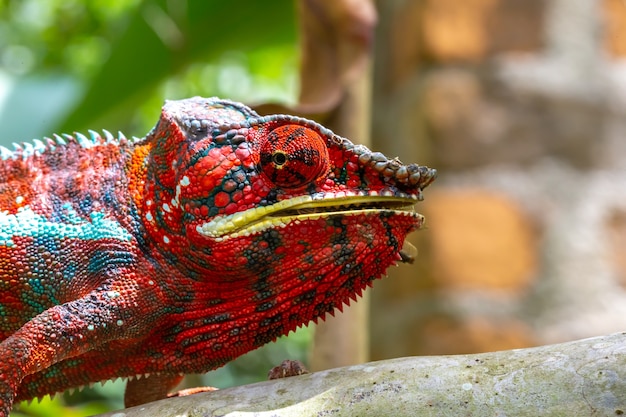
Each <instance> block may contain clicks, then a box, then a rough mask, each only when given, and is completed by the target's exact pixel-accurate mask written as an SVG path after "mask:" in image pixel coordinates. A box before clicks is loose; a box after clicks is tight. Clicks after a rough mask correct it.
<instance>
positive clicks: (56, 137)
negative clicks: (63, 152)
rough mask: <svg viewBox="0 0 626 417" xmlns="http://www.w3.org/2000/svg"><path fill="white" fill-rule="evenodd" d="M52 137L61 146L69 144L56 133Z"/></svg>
mask: <svg viewBox="0 0 626 417" xmlns="http://www.w3.org/2000/svg"><path fill="white" fill-rule="evenodd" d="M52 137H53V138H54V140H56V142H57V143H58V144H59V145H65V144H66V143H67V142H66V141H65V139H63V138H62V137H61V136H59V135H57V134H56V133H55V134H54V135H53V136H52Z"/></svg>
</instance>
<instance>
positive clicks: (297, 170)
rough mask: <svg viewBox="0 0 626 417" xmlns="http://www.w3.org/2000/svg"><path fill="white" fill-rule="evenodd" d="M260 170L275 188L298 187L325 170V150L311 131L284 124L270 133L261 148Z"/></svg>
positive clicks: (314, 178)
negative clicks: (276, 186)
mask: <svg viewBox="0 0 626 417" xmlns="http://www.w3.org/2000/svg"><path fill="white" fill-rule="evenodd" d="M259 156H260V158H259V164H260V168H261V171H262V172H263V173H264V174H265V175H266V176H267V177H268V178H269V179H270V180H271V181H272V182H273V183H274V184H276V185H278V186H279V187H284V188H296V187H301V186H303V185H306V184H308V183H310V182H311V181H314V180H316V179H317V178H318V177H319V176H320V175H322V174H324V173H325V172H326V170H327V168H328V149H327V148H326V143H325V142H324V140H323V139H322V138H321V137H320V135H319V134H318V133H317V132H316V131H314V130H313V129H309V128H307V127H303V126H300V125H285V126H280V127H278V128H276V129H274V130H272V131H271V132H270V133H269V134H268V135H267V138H266V139H265V141H264V142H263V143H262V144H261V147H260V155H259Z"/></svg>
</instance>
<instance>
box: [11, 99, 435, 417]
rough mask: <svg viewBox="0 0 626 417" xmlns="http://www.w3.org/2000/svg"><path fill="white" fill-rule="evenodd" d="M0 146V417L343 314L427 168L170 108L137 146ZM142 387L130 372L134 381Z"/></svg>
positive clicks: (56, 141) (109, 139) (230, 110)
mask: <svg viewBox="0 0 626 417" xmlns="http://www.w3.org/2000/svg"><path fill="white" fill-rule="evenodd" d="M15 148H16V149H15V150H12V151H10V150H8V149H6V148H4V147H0V340H1V342H0V358H1V360H0V417H6V416H8V414H9V411H10V409H11V407H12V405H13V403H14V402H16V401H21V400H27V399H32V398H35V397H41V396H44V395H46V394H54V393H56V392H61V391H64V390H66V389H69V388H72V387H77V386H82V385H86V384H90V383H93V382H97V381H105V380H109V379H115V378H118V377H122V378H127V379H128V380H129V382H128V385H127V389H126V404H127V405H133V404H138V403H141V402H147V401H151V400H155V399H159V398H162V397H164V396H165V395H166V394H167V392H168V390H170V389H171V388H173V387H174V386H175V385H176V384H177V383H178V382H179V381H180V379H181V378H182V375H184V374H186V373H198V372H205V371H209V370H211V369H214V368H217V367H219V366H221V365H223V364H225V363H226V362H228V361H230V360H232V359H234V358H235V357H237V356H239V355H241V354H243V353H245V352H248V351H250V350H252V349H255V348H257V347H259V346H261V345H263V344H265V343H267V342H269V341H272V340H274V339H275V338H277V337H278V336H280V335H284V334H287V333H289V332H290V331H292V330H294V329H295V328H296V327H297V326H299V325H302V324H305V323H308V322H310V321H311V320H316V319H318V318H320V317H323V316H324V315H325V313H328V312H330V311H333V310H334V309H338V308H339V309H340V308H341V307H342V305H343V304H344V303H346V302H348V300H349V299H350V298H355V297H356V296H358V295H359V294H361V292H362V291H363V290H364V289H365V288H366V287H367V286H370V285H371V284H372V281H373V280H374V279H376V278H378V277H380V276H381V275H382V274H383V273H384V272H385V270H386V269H387V267H389V266H390V265H392V264H395V263H396V262H397V261H405V262H406V261H412V255H410V254H407V253H405V251H403V250H402V247H403V242H404V240H405V237H406V235H407V234H408V233H409V232H411V231H414V230H416V229H419V228H420V227H421V226H422V224H423V221H424V219H423V217H422V216H421V215H420V214H418V213H416V212H415V210H414V209H415V203H416V202H417V201H419V200H421V199H422V190H423V188H424V187H426V186H427V185H428V184H430V183H431V182H432V181H433V180H434V178H435V175H436V171H435V170H432V169H429V168H427V167H424V166H419V165H416V164H409V165H403V164H402V163H401V162H400V161H398V160H397V159H388V158H386V157H385V156H384V155H383V154H381V153H378V152H372V151H370V150H369V149H367V148H366V147H364V146H362V145H354V144H352V143H351V142H350V141H348V140H347V139H345V138H342V137H340V136H338V135H336V134H334V133H333V132H331V131H330V130H328V129H326V128H324V127H323V126H321V125H319V124H317V123H315V122H312V121H310V120H306V119H303V118H299V117H294V116H288V115H271V116H259V115H257V114H256V113H255V112H254V111H253V110H251V109H250V108H248V107H246V106H244V105H242V104H239V103H236V102H232V101H227V100H220V99H217V98H209V99H205V98H200V97H195V98H190V99H186V100H179V101H167V102H166V104H165V105H164V107H163V110H162V113H161V117H160V119H159V121H158V122H157V124H156V126H155V127H154V128H153V129H152V130H151V131H150V132H149V133H148V134H147V135H146V136H145V137H144V138H134V139H127V138H126V137H124V135H122V134H119V135H118V136H117V137H114V136H113V135H111V134H110V133H109V132H107V131H104V132H103V134H102V135H101V134H99V133H96V132H93V131H91V132H89V136H85V135H82V134H78V133H77V134H74V135H73V136H70V135H64V136H63V137H62V136H58V135H54V136H53V137H52V138H44V139H43V140H35V141H33V142H32V143H23V144H21V145H16V147H15ZM138 376H142V377H145V378H142V379H141V380H140V381H138V380H137V377H138Z"/></svg>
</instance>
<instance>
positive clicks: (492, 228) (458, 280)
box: [423, 189, 538, 292]
mask: <svg viewBox="0 0 626 417" xmlns="http://www.w3.org/2000/svg"><path fill="white" fill-rule="evenodd" d="M423 211H424V214H425V215H426V218H427V219H428V226H429V234H430V244H431V249H430V250H431V256H432V268H433V274H435V276H434V280H435V281H437V283H438V284H439V286H440V287H441V288H444V289H465V288H480V289H484V290H487V291H488V290H509V291H514V292H520V291H522V290H524V289H526V288H527V287H528V286H529V285H530V284H531V283H532V282H533V279H534V278H535V275H536V269H537V264H538V254H537V244H536V243H537V236H536V232H535V230H534V228H533V227H532V226H531V225H532V221H531V219H530V218H529V217H528V216H526V215H525V214H524V213H523V212H522V211H521V209H520V208H519V207H518V206H517V205H516V204H515V203H514V202H512V201H511V200H509V199H507V198H506V197H504V196H502V195H499V194H495V193H491V192H487V191H483V190H480V189H476V190H463V191H438V192H435V193H433V192H431V193H430V194H429V195H428V201H426V202H425V204H424V208H423Z"/></svg>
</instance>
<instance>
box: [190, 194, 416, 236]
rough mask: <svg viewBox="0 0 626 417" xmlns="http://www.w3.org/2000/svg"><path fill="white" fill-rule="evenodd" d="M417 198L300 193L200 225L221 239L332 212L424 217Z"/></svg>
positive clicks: (323, 215)
mask: <svg viewBox="0 0 626 417" xmlns="http://www.w3.org/2000/svg"><path fill="white" fill-rule="evenodd" d="M416 200H417V199H416V197H413V196H409V195H402V196H373V195H366V196H332V197H325V198H314V197H311V196H308V195H307V196H300V197H295V198H291V199H289V200H284V201H280V202H278V203H275V204H272V205H270V206H264V207H257V208H252V209H249V210H246V211H243V212H238V213H234V214H231V215H226V216H216V217H215V218H213V219H212V220H211V221H209V222H206V223H204V224H202V225H199V226H197V228H196V230H197V231H198V233H200V234H201V235H203V236H206V237H210V238H213V239H215V240H217V241H220V240H224V239H228V238H234V237H240V236H248V235H251V234H254V233H258V232H260V231H263V230H265V229H268V228H272V227H285V226H286V225H287V224H288V223H290V222H292V221H304V220H316V219H319V218H320V217H327V216H329V215H355V214H362V213H373V212H380V211H394V212H396V213H397V214H400V215H406V216H411V217H414V218H421V217H422V216H421V215H420V214H418V213H416V212H415V203H416Z"/></svg>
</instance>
